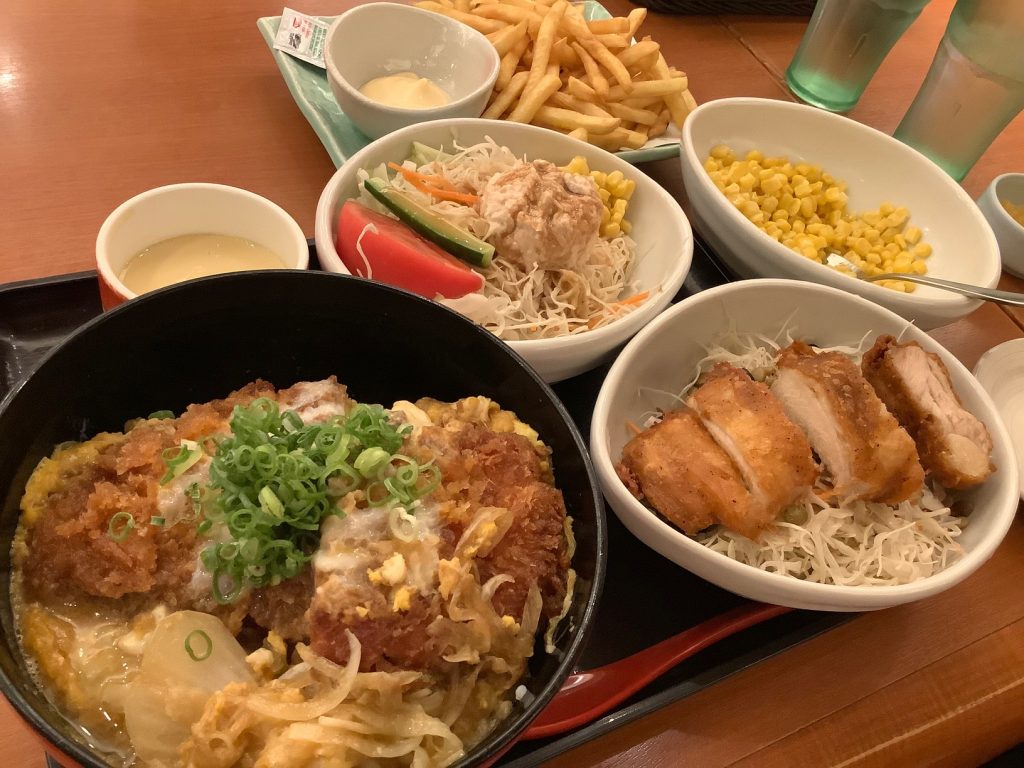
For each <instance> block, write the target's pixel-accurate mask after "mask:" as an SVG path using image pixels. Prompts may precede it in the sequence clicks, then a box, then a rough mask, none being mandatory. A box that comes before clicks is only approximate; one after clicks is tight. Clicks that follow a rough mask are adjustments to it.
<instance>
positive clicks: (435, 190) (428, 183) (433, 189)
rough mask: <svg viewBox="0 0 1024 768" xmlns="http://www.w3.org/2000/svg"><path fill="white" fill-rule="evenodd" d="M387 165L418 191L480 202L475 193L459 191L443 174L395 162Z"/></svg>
mask: <svg viewBox="0 0 1024 768" xmlns="http://www.w3.org/2000/svg"><path fill="white" fill-rule="evenodd" d="M388 167H389V168H392V169H393V170H396V171H398V172H399V173H400V174H402V176H403V177H404V178H405V180H406V181H408V182H409V183H410V184H412V185H413V186H414V187H416V189H418V190H419V191H420V192H423V193H424V194H427V195H430V196H431V197H436V198H437V199H438V200H450V201H452V202H455V203H465V204H466V205H473V204H474V203H478V202H480V198H479V197H478V196H477V195H472V194H470V193H468V192H459V191H458V190H457V189H455V188H454V187H453V186H452V184H451V182H450V181H448V179H446V178H445V177H444V176H438V175H430V174H424V173H420V172H418V171H413V170H410V169H409V168H405V167H403V166H401V165H398V164H397V163H388ZM434 184H439V185H440V186H433V185H434Z"/></svg>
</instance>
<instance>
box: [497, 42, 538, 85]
mask: <svg viewBox="0 0 1024 768" xmlns="http://www.w3.org/2000/svg"><path fill="white" fill-rule="evenodd" d="M529 45H530V39H529V38H528V37H526V36H525V35H524V36H523V37H522V39H520V41H519V42H518V43H516V44H515V45H514V46H512V50H510V51H509V52H508V53H506V54H505V55H504V56H502V57H501V64H500V65H499V66H498V79H497V80H496V81H495V82H494V88H495V90H497V91H502V90H504V89H505V88H507V87H508V84H509V81H510V80H511V79H512V75H514V74H515V73H516V68H517V67H518V66H519V62H520V61H521V60H522V58H523V54H524V53H526V49H527V48H528V47H529Z"/></svg>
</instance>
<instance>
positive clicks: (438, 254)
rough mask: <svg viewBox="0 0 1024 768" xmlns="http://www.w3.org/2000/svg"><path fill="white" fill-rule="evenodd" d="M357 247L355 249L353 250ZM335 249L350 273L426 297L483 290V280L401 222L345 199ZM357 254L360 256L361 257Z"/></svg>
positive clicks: (464, 293)
mask: <svg viewBox="0 0 1024 768" xmlns="http://www.w3.org/2000/svg"><path fill="white" fill-rule="evenodd" d="M357 243H358V245H359V247H358V248H357V247H356V244H357ZM334 247H335V248H336V249H337V251H338V255H339V256H341V260H342V262H344V264H345V266H346V267H348V270H349V272H351V273H352V274H353V275H359V276H360V277H368V278H370V279H372V280H379V281H380V282H382V283H387V284H388V285H393V286H396V287H398V288H404V289H405V290H407V291H412V292H413V293H418V294H419V295H420V296H426V297H427V298H428V299H433V298H436V297H437V296H438V295H441V296H444V297H445V298H448V299H457V298H459V297H460V296H465V295H466V294H467V293H473V292H474V291H479V290H480V289H481V288H483V285H484V278H483V275H481V274H480V273H479V272H474V271H473V270H472V269H470V268H469V267H468V266H466V265H465V264H464V263H463V262H461V261H459V260H458V259H456V258H455V257H454V256H452V255H450V254H448V253H446V252H445V251H443V250H441V249H440V248H438V247H437V246H436V245H434V244H433V243H431V242H429V241H427V240H424V239H423V238H422V237H420V236H419V235H418V234H416V233H415V232H413V231H412V230H411V229H410V228H409V227H407V226H406V225H405V224H403V223H402V222H400V221H397V220H395V219H392V218H390V217H388V216H384V215H383V214H380V213H377V212H376V211H371V210H370V209H369V208H367V207H366V206H365V205H362V204H360V203H358V202H356V201H355V200H346V201H345V204H344V205H343V206H342V207H341V212H340V213H339V214H338V234H337V236H336V237H335V240H334ZM360 250H362V253H361V254H360V252H359V251H360Z"/></svg>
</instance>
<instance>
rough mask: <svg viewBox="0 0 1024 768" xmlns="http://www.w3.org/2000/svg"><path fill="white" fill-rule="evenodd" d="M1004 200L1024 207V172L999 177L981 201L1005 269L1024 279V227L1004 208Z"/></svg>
mask: <svg viewBox="0 0 1024 768" xmlns="http://www.w3.org/2000/svg"><path fill="white" fill-rule="evenodd" d="M1004 200H1009V201H1010V202H1011V203H1015V204H1016V205H1024V173H1004V174H1002V175H1001V176H996V177H995V178H994V179H992V183H991V184H989V185H988V186H987V187H986V188H985V191H984V192H982V193H981V197H979V198H978V207H979V208H981V212H982V213H983V214H985V218H986V219H988V223H989V226H991V227H992V231H993V232H994V233H995V236H996V241H997V242H998V243H999V255H1000V257H1001V258H1002V260H1003V267H1004V268H1005V269H1006V271H1007V272H1012V273H1013V274H1015V275H1017V277H1024V226H1022V225H1021V223H1020V222H1019V221H1017V220H1016V219H1014V218H1013V217H1012V216H1011V215H1010V214H1009V213H1008V212H1007V210H1006V209H1005V208H1004V207H1003V205H1002V201H1004Z"/></svg>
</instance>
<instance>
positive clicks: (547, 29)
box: [526, 0, 569, 103]
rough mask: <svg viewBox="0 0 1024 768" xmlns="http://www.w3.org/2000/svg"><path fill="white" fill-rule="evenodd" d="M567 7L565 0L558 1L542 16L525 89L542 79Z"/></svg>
mask: <svg viewBox="0 0 1024 768" xmlns="http://www.w3.org/2000/svg"><path fill="white" fill-rule="evenodd" d="M568 7H569V4H568V3H567V2H566V1H565V0H558V2H556V3H555V4H554V5H553V6H551V10H550V11H548V12H547V14H546V15H545V16H544V20H543V21H542V22H541V24H540V28H539V29H538V31H537V39H536V40H535V41H534V44H533V61H532V62H531V64H530V79H529V80H528V81H527V82H526V87H527V89H530V88H531V87H532V86H534V85H536V84H537V83H539V82H540V80H541V78H542V77H544V73H545V72H546V71H547V68H548V61H549V59H550V58H551V49H552V48H553V47H554V45H555V33H556V32H558V25H559V23H561V21H562V17H563V16H564V15H565V9H566V8H568ZM559 84H560V83H559ZM556 90H557V89H556ZM542 103H543V102H542Z"/></svg>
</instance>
